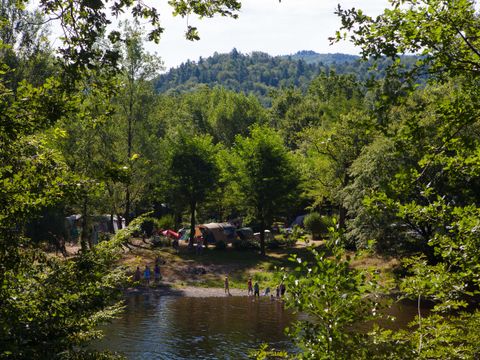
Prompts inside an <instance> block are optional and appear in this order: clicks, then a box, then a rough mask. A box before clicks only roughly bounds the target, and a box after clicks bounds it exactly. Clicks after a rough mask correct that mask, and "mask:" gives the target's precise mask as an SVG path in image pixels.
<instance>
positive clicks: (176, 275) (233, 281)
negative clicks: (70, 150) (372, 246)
mask: <svg viewBox="0 0 480 360" xmlns="http://www.w3.org/2000/svg"><path fill="white" fill-rule="evenodd" d="M131 243H132V245H131V246H130V247H129V248H128V249H125V253H124V256H123V257H122V259H121V265H122V266H124V267H126V268H127V269H128V272H129V274H131V275H132V277H133V273H134V272H135V269H136V268H137V267H139V268H140V269H141V270H142V271H143V269H144V268H145V266H149V267H150V269H151V270H153V267H154V266H155V262H156V261H159V263H160V271H161V275H162V282H161V284H163V285H162V286H160V288H162V287H164V288H171V289H173V290H169V291H175V292H177V291H179V289H182V291H183V293H184V294H188V295H186V296H197V295H196V294H199V295H198V296H207V297H208V296H224V295H225V294H224V290H223V283H224V278H225V276H228V277H229V284H230V289H231V293H232V294H233V295H234V296H237V291H239V292H238V295H239V296H241V295H246V290H247V289H246V287H247V281H248V279H249V278H252V281H253V282H258V283H259V285H260V288H261V291H263V289H265V288H266V287H270V288H271V289H275V287H276V286H277V285H278V284H279V282H280V281H281V274H282V269H288V268H291V267H293V266H296V264H295V263H293V262H292V261H290V260H289V258H290V257H291V256H292V255H294V254H295V255H296V256H298V257H300V258H302V259H303V260H307V261H308V260H309V259H310V258H311V257H312V256H311V254H310V252H309V251H308V246H312V247H314V248H316V249H317V250H324V251H326V249H325V244H324V242H323V241H310V242H309V243H308V244H306V243H305V242H297V244H295V245H294V246H292V247H287V248H285V247H281V248H277V249H269V250H268V251H267V256H264V257H262V256H261V255H260V254H259V253H258V252H257V251H255V250H242V251H240V250H237V249H234V248H232V247H227V248H226V249H223V250H217V249H215V248H213V247H211V248H209V249H204V250H203V251H202V253H200V254H197V253H196V252H194V251H190V250H189V249H188V247H187V244H186V243H185V242H181V244H180V247H179V251H178V252H177V251H175V250H174V249H172V248H171V247H160V248H159V247H154V246H153V245H152V244H151V243H150V242H149V241H148V240H146V241H142V240H141V239H133V240H132V241H131ZM351 255H352V257H354V256H353V254H351ZM351 264H352V266H353V267H355V268H357V269H370V270H375V271H376V272H378V273H379V274H380V278H381V282H383V283H385V284H386V283H389V282H392V281H393V280H394V270H395V268H396V267H398V265H399V261H398V260H397V259H395V258H385V257H380V256H373V255H370V254H363V255H360V256H356V257H354V259H353V260H352V262H351ZM151 289H154V290H153V291H157V290H155V289H156V287H154V286H152V287H151ZM194 289H198V290H194ZM202 289H208V290H202ZM158 291H166V290H165V289H163V290H158Z"/></svg>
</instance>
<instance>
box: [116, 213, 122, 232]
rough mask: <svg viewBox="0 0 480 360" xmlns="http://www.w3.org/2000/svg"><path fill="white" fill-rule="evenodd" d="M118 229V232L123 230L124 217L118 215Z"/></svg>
mask: <svg viewBox="0 0 480 360" xmlns="http://www.w3.org/2000/svg"><path fill="white" fill-rule="evenodd" d="M117 227H118V230H120V229H123V223H122V215H120V214H117Z"/></svg>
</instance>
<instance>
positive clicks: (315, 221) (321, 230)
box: [303, 212, 328, 239]
mask: <svg viewBox="0 0 480 360" xmlns="http://www.w3.org/2000/svg"><path fill="white" fill-rule="evenodd" d="M303 224H304V225H305V229H306V230H307V231H309V232H310V233H311V234H312V239H318V238H320V236H321V235H322V234H326V233H327V232H328V225H327V223H326V220H325V219H324V218H323V217H322V216H321V215H320V214H319V213H317V212H313V213H310V214H308V215H307V216H305V219H304V220H303Z"/></svg>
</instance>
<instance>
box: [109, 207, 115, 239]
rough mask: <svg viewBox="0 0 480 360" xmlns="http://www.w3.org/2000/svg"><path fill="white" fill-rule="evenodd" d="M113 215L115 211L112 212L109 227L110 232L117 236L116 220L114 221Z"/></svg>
mask: <svg viewBox="0 0 480 360" xmlns="http://www.w3.org/2000/svg"><path fill="white" fill-rule="evenodd" d="M113 213H114V211H111V212H110V221H109V224H108V227H109V229H108V230H109V231H110V233H111V234H115V225H114V220H113Z"/></svg>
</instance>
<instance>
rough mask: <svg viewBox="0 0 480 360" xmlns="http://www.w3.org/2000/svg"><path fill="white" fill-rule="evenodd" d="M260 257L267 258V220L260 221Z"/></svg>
mask: <svg viewBox="0 0 480 360" xmlns="http://www.w3.org/2000/svg"><path fill="white" fill-rule="evenodd" d="M260 255H261V256H265V220H264V219H263V218H262V219H261V220H260Z"/></svg>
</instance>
